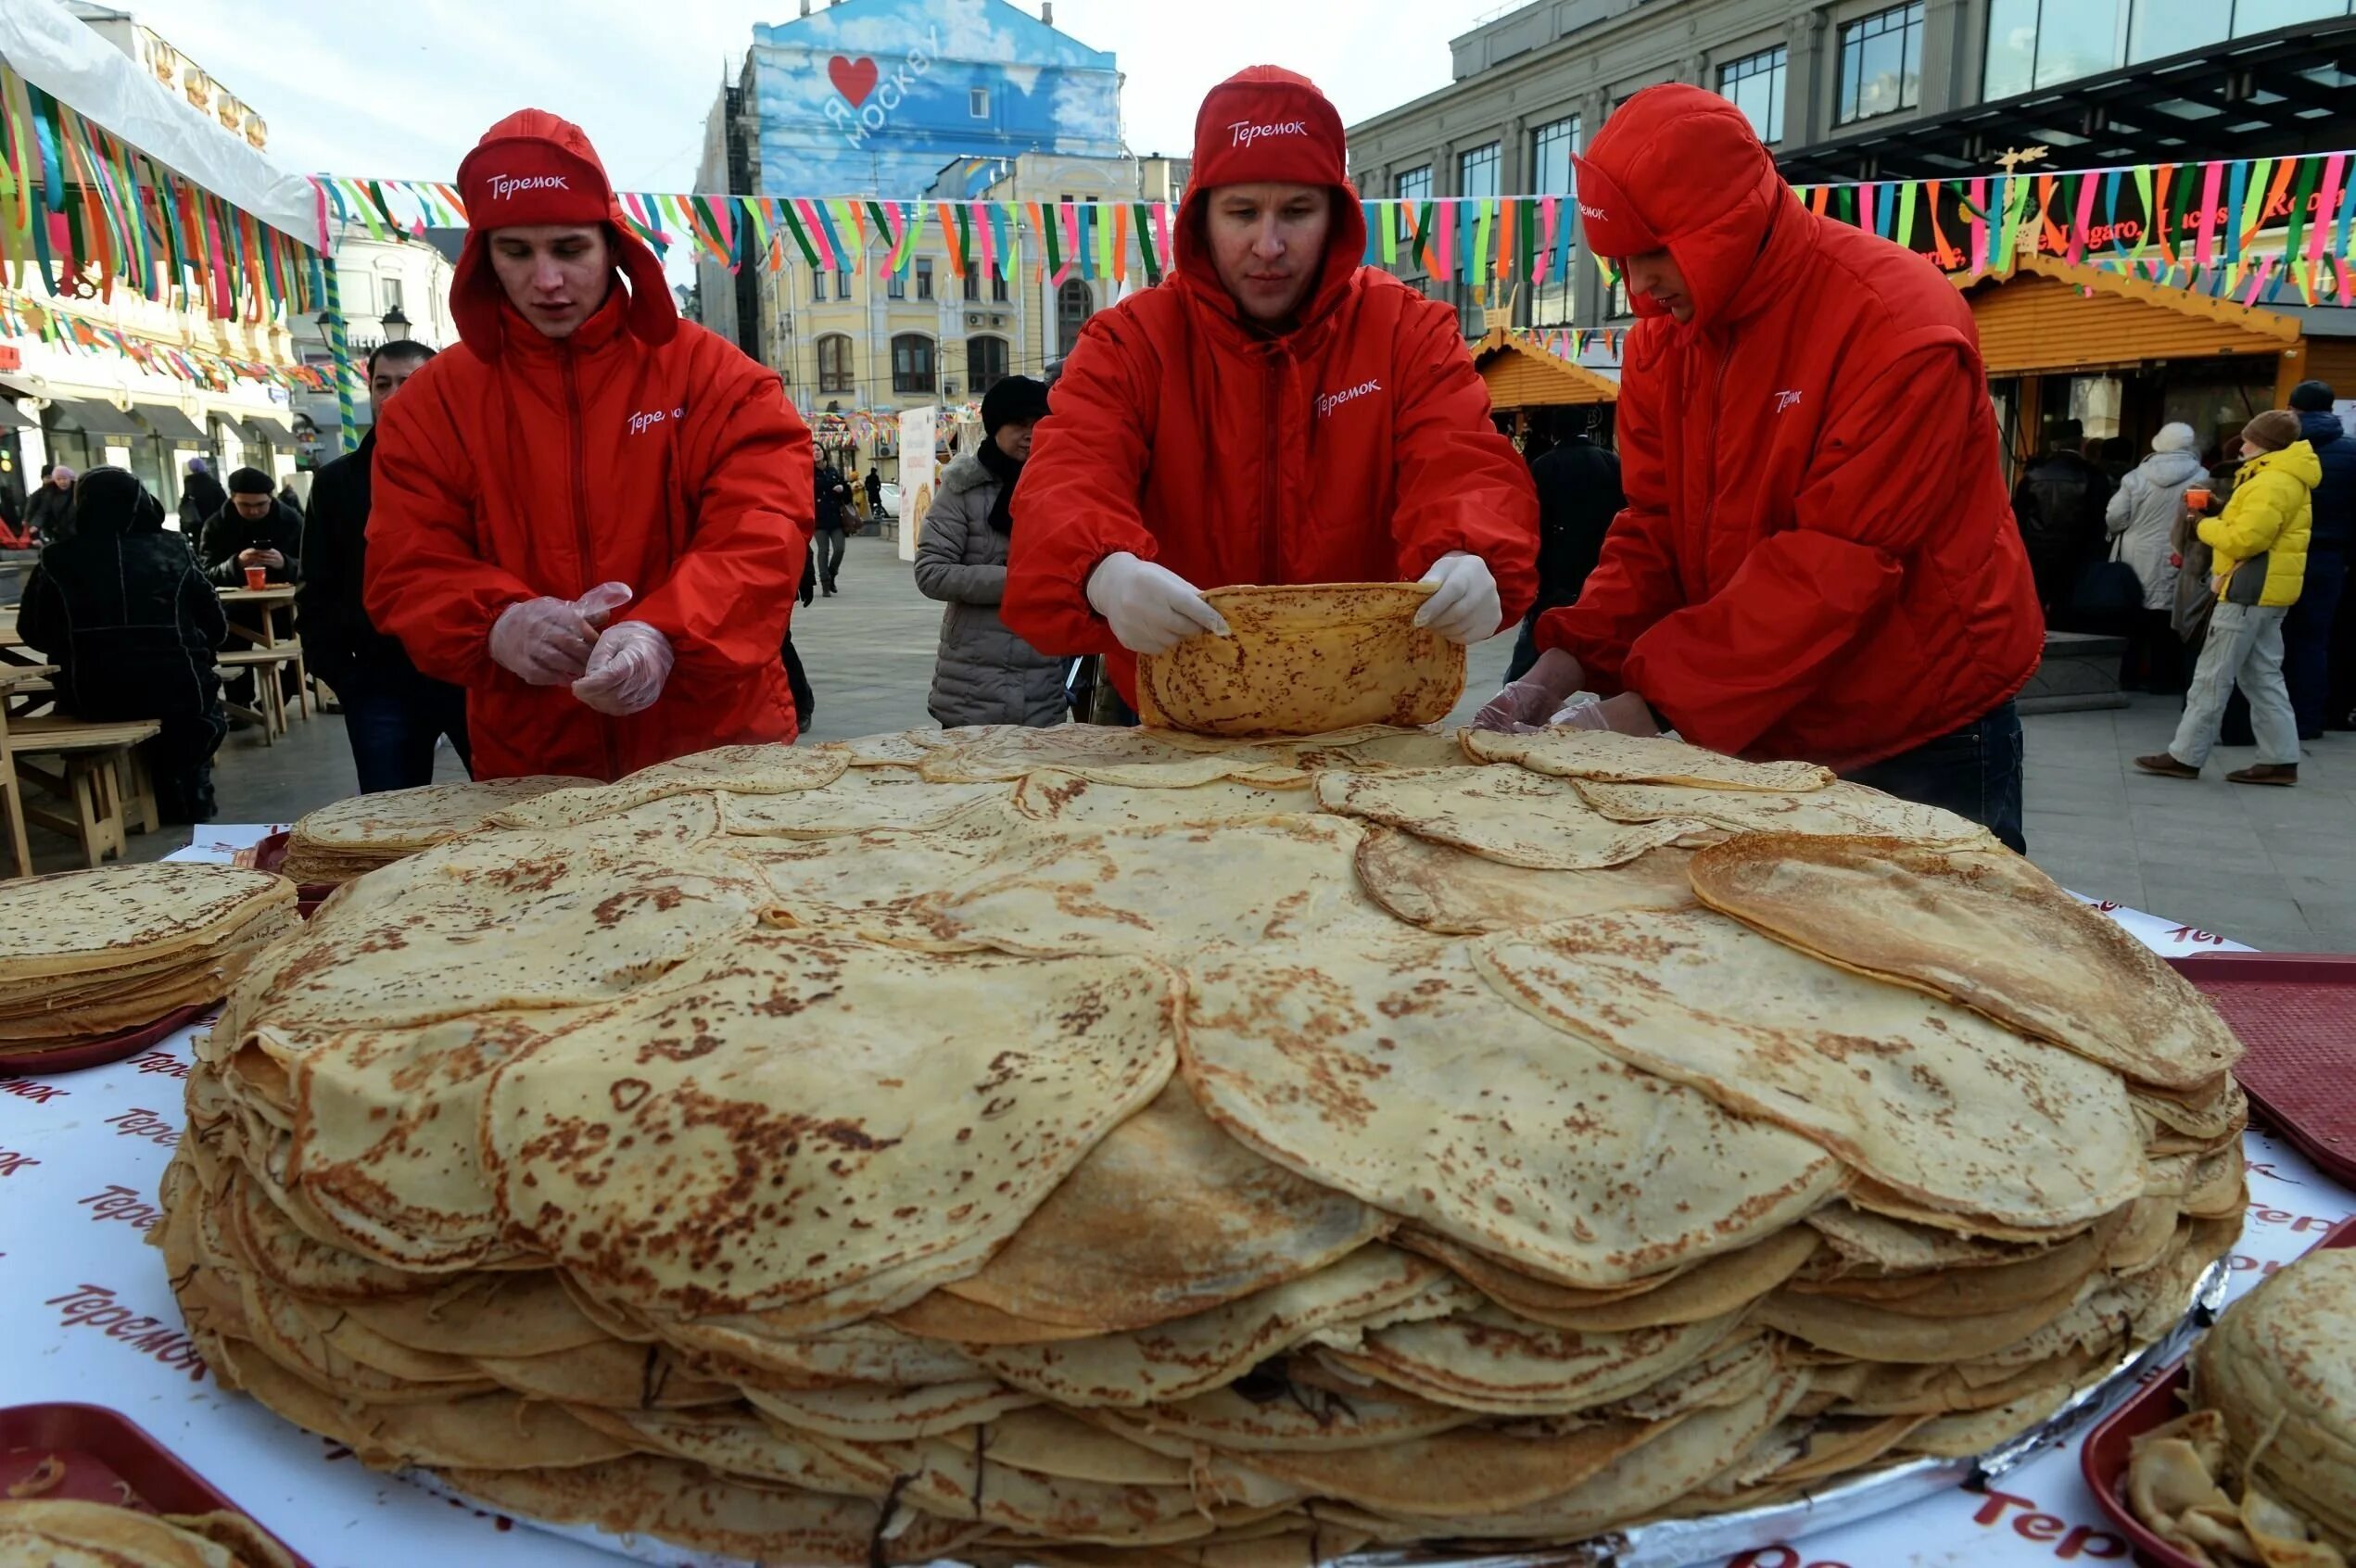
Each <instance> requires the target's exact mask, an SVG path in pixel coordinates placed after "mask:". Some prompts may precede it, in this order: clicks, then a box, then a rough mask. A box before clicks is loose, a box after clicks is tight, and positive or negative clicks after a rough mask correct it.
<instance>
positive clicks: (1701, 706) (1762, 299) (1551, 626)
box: [1478, 84, 2045, 848]
mask: <svg viewBox="0 0 2356 1568" xmlns="http://www.w3.org/2000/svg"><path fill="white" fill-rule="evenodd" d="M1578 182H1579V183H1578V202H1579V214H1580V219H1581V222H1582V224H1583V225H1584V228H1585V231H1586V234H1587V240H1588V244H1589V246H1590V247H1591V248H1592V249H1593V250H1594V252H1595V254H1597V255H1598V256H1602V257H1605V258H1609V259H1613V260H1615V261H1617V262H1619V263H1620V265H1621V267H1622V268H1623V269H1624V271H1625V272H1626V275H1627V280H1628V293H1629V297H1630V298H1631V299H1632V300H1633V302H1634V304H1635V308H1636V312H1637V314H1638V315H1639V316H1640V317H1641V318H1642V319H1641V320H1640V321H1639V322H1638V323H1637V325H1636V328H1635V330H1634V331H1632V332H1631V333H1630V334H1629V335H1628V350H1627V355H1626V361H1625V369H1624V371H1623V373H1622V377H1621V382H1620V401H1619V411H1618V443H1619V449H1620V461H1621V465H1622V477H1623V480H1624V482H1625V486H1626V488H1627V492H1628V506H1627V508H1626V510H1624V511H1623V512H1620V514H1619V516H1618V517H1617V519H1615V521H1614V523H1613V525H1612V528H1611V531H1610V533H1609V534H1608V535H1607V537H1605V540H1604V544H1603V554H1602V561H1601V563H1599V564H1598V565H1597V567H1596V569H1595V572H1594V574H1593V575H1591V576H1590V577H1589V578H1588V580H1587V585H1586V588H1585V589H1584V590H1583V591H1582V592H1581V594H1580V596H1579V599H1578V601H1577V603H1575V604H1571V605H1567V606H1565V607H1564V608H1563V609H1560V610H1555V611H1552V612H1551V613H1548V614H1547V615H1546V616H1545V617H1543V618H1542V619H1541V620H1540V621H1539V626H1538V645H1539V648H1540V650H1542V652H1541V654H1540V656H1539V662H1538V664H1537V665H1536V666H1535V667H1533V668H1532V669H1531V671H1530V673H1529V674H1528V675H1526V676H1525V677H1523V678H1522V679H1520V680H1518V681H1515V682H1514V683H1513V684H1511V685H1509V686H1507V687H1506V689H1504V690H1503V691H1502V692H1501V693H1500V694H1499V696H1498V697H1497V699H1496V700H1495V701H1493V702H1490V703H1489V705H1488V707H1487V708H1485V709H1483V710H1482V713H1481V717H1480V719H1479V721H1478V722H1479V723H1480V724H1481V726H1482V727H1485V728H1492V729H1511V728H1514V727H1529V726H1538V725H1544V724H1546V723H1548V722H1549V721H1550V720H1552V719H1553V718H1555V716H1556V715H1557V714H1558V713H1562V712H1563V709H1564V702H1566V700H1567V699H1569V698H1571V697H1572V696H1573V695H1574V694H1575V693H1578V692H1580V691H1583V690H1584V691H1590V692H1593V693H1597V694H1599V695H1601V696H1602V698H1603V699H1604V700H1603V701H1602V702H1600V703H1596V704H1590V705H1588V706H1585V707H1582V708H1574V709H1571V710H1570V711H1569V712H1568V713H1566V714H1563V716H1564V719H1565V720H1566V721H1568V722H1576V723H1583V724H1585V725H1587V726H1588V727H1609V728H1612V729H1617V730H1623V731H1626V732H1628V733H1633V734H1653V733H1657V732H1658V730H1659V729H1661V728H1667V727H1674V728H1676V729H1677V730H1678V732H1679V733H1680V734H1681V735H1682V736H1683V737H1684V738H1685V739H1686V740H1691V741H1694V742H1696V743H1697V744H1700V745H1704V746H1708V747H1712V748H1714V749H1716V750H1718V751H1722V752H1734V753H1737V754H1740V755H1742V756H1748V757H1754V758H1759V759H1770V758H1771V759H1791V760H1800V761H1807V762H1815V763H1820V764H1823V765H1827V766H1830V767H1831V768H1834V769H1836V770H1838V771H1839V772H1841V773H1842V774H1843V775H1844V776H1846V777H1848V778H1852V779H1855V780H1856V781H1857V782H1859V783H1862V784H1868V785H1871V786H1873V787H1874V788H1876V789H1880V790H1887V791H1888V792H1889V793H1891V794H1894V795H1899V796H1902V797H1904V798H1906V799H1908V800H1913V801H1919V802H1921V803H1925V804H1929V805H1936V806H1944V807H1945V808H1946V809H1948V810H1950V811H1954V812H1957V813H1959V814H1961V815H1962V816H1968V817H1970V818H1971V819H1972V820H1974V821H1977V822H1981V823H1984V824H1985V825H1986V826H1987V827H1988V828H1991V829H1992V830H1994V831H1995V833H1996V835H1997V836H1998V837H2000V838H2002V839H2004V840H2005V841H2007V842H2008V843H2010V844H2012V845H2013V846H2014V847H2015V848H2019V847H2020V842H2021V838H2020V716H2019V714H2018V713H2017V712H2016V711H2015V709H2014V706H2013V696H2014V694H2015V693H2016V692H2018V691H2019V690H2020V688H2021V686H2022V685H2023V684H2024V683H2025V682H2026V681H2027V680H2028V678H2029V676H2030V674H2031V673H2032V672H2033V670H2034V669H2035V668H2036V666H2037V661H2038V658H2039V657H2040V655H2041V653H2042V651H2043V647H2044V639H2045V623H2044V618H2043V616H2042V615H2041V614H2040V613H2039V612H2038V609H2037V598H2036V588H2035V586H2034V584H2033V579H2032V577H2031V575H2030V571H2029V563H2028V559H2027V557H2026V555H2025V554H2024V553H2023V551H2022V549H2021V545H2020V532H2019V530H2018V529H2017V528H2015V527H2014V525H2013V522H2012V515H2011V508H2010V503H2009V500H2008V497H2007V495H2006V493H2005V486H2004V479H2003V474H2002V470H2001V467H2000V464H1999V450H1998V444H1997V434H1996V426H1995V416H1994V411H1993V410H1992V409H1991V407H1990V404H1989V401H1988V389H1987V383H1986V379H1985V376H1984V374H1983V372H1982V365H1981V360H1980V347H1979V340H1978V336H1977V335H1976V334H1975V333H1974V331H1973V328H1972V324H1971V314H1970V310H1969V308H1968V307H1967V306H1966V305H1965V304H1964V302H1963V299H1962V297H1961V296H1959V295H1957V293H1956V290H1955V287H1954V285H1951V284H1950V283H1948V282H1947V281H1946V279H1945V278H1944V277H1942V276H1941V275H1940V273H1939V272H1938V270H1937V268H1935V267H1934V266H1933V265H1932V263H1931V262H1930V261H1928V260H1926V259H1922V258H1920V257H1918V256H1916V255H1914V254H1912V253H1911V252H1909V251H1907V250H1906V249H1904V248H1903V247H1899V246H1897V245H1894V244H1892V243H1891V242H1890V241H1887V240H1884V239H1881V238H1879V237H1877V236H1876V235H1874V234H1869V233H1867V232H1866V231H1864V230H1861V229H1858V228H1856V227H1853V226H1852V225H1849V224H1846V223H1841V222H1836V221H1830V220H1827V219H1824V218H1819V217H1818V216H1816V215H1815V214H1814V213H1811V212H1810V211H1809V210H1808V209H1806V208H1805V207H1803V206H1802V205H1801V204H1800V202H1799V201H1798V199H1797V198H1796V197H1794V196H1792V190H1791V187H1790V186H1788V185H1786V184H1785V183H1783V180H1782V178H1781V176H1780V175H1779V174H1778V173H1777V172H1776V171H1775V165H1774V161H1773V160H1772V159H1771V158H1769V157H1768V156H1767V149H1766V148H1765V147H1763V146H1761V145H1759V140H1758V137H1757V136H1756V135H1755V134H1754V133H1753V131H1752V129H1751V122H1750V120H1748V119H1746V118H1745V117H1744V115H1743V113H1742V110H1741V109H1739V108H1737V107H1735V106H1734V105H1732V104H1731V103H1729V102H1728V101H1727V100H1726V99H1724V98H1721V97H1719V96H1717V95H1715V94H1712V93H1707V92H1704V91H1703V90H1702V89H1700V88H1697V87H1688V86H1682V85H1675V84H1672V85H1666V86H1660V87H1650V88H1647V89H1645V90H1644V91H1642V92H1640V93H1639V94H1637V95H1635V96H1634V97H1632V98H1630V99H1629V100H1628V102H1627V103H1626V104H1624V105H1622V106H1621V107H1620V108H1619V109H1618V110H1617V111H1616V112H1615V113H1614V114H1613V116H1612V118H1611V120H1610V121H1609V122H1608V123H1606V124H1605V126H1604V127H1603V130H1602V134H1600V135H1599V136H1597V137H1596V139H1595V142H1594V145H1592V146H1591V147H1590V149H1589V152H1588V154H1587V156H1586V157H1585V158H1582V159H1580V160H1579V161H1578Z"/></svg>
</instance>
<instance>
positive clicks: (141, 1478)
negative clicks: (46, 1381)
mask: <svg viewBox="0 0 2356 1568" xmlns="http://www.w3.org/2000/svg"><path fill="white" fill-rule="evenodd" d="M53 1454H54V1455H56V1456H57V1458H58V1459H59V1460H61V1461H64V1463H65V1474H64V1476H63V1477H62V1478H60V1479H59V1481H58V1483H57V1485H56V1486H53V1487H51V1488H49V1489H48V1490H47V1491H45V1492H43V1493H41V1494H40V1495H41V1496H42V1497H43V1498H52V1499H61V1500H64V1501H69V1502H95V1503H111V1504H115V1505H118V1506H120V1507H123V1508H131V1509H136V1510H137V1511H140V1512H142V1513H212V1512H215V1511H224V1510H225V1511H228V1512H231V1513H244V1512H245V1510H244V1509H241V1508H239V1507H238V1506H237V1505H236V1504H235V1503H234V1502H231V1501H230V1500H229V1499H228V1498H225V1497H223V1496H222V1494H221V1492H220V1491H219V1490H218V1489H216V1488H215V1487H214V1486H212V1485H211V1484H210V1483H209V1482H208V1481H207V1480H205V1478H204V1477H203V1476H201V1475H198V1474H197V1473H196V1472H195V1471H193V1470H191V1469H189V1468H188V1467H187V1466H186V1465H184V1464H183V1463H181V1462H180V1461H179V1460H177V1459H175V1458H173V1457H172V1454H171V1450H170V1449H168V1448H165V1447H164V1446H163V1445H162V1444H160V1443H158V1442H157V1441H156V1440H155V1439H154V1438H153V1437H151V1436H149V1435H147V1434H146V1432H145V1431H143V1430H142V1429H141V1428H140V1427H139V1426H138V1425H137V1424H136V1423H133V1422H132V1421H131V1420H130V1419H129V1418H127V1417H124V1416H120V1415H117V1414H116V1413H115V1412H114V1411H112V1410H101V1409H99V1408H98V1407H97V1406H95V1405H19V1406H17V1407H15V1408H14V1409H13V1410H0V1497H5V1496H6V1493H7V1488H8V1487H10V1486H15V1485H16V1484H17V1483H18V1482H19V1481H22V1480H23V1479H24V1478H25V1477H27V1476H29V1475H31V1474H32V1473H34V1472H35V1471H37V1470H39V1469H40V1468H41V1463H42V1461H44V1460H45V1459H47V1458H49V1457H50V1456H51V1455H53ZM247 1517H248V1518H250V1517H251V1515H247ZM264 1533H265V1534H267V1532H264ZM271 1539H272V1540H278V1537H277V1536H271ZM278 1545H279V1547H280V1549H282V1550H285V1552H286V1555H287V1556H288V1557H291V1558H294V1560H295V1562H296V1563H297V1564H298V1568H310V1565H309V1563H308V1562H306V1561H305V1560H304V1559H303V1558H301V1557H298V1556H296V1554H295V1552H294V1551H293V1550H292V1549H289V1548H287V1547H286V1543H285V1541H283V1540H280V1541H278Z"/></svg>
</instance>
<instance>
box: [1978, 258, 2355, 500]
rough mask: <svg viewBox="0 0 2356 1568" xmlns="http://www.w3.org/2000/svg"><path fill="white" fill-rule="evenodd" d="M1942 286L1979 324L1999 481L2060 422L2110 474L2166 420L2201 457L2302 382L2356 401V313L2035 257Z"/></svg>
mask: <svg viewBox="0 0 2356 1568" xmlns="http://www.w3.org/2000/svg"><path fill="white" fill-rule="evenodd" d="M1954 282H1955V285H1956V286H1957V288H1959V289H1961V290H1962V291H1963V293H1964V295H1965V297H1967V298H1968V299H1970V302H1971V314H1972V319H1973V320H1974V321H1975V322H1977V323H1978V326H1979V329H1980V351H1981V354H1982V358H1983V359H1984V360H1986V363H1987V372H1988V390H1989V394H1990V396H1992V397H1993V398H1995V402H1996V411H1997V417H1998V421H1999V423H2000V424H2001V425H2002V427H2003V430H2004V436H2005V449H2006V460H2007V466H2008V478H2012V477H2018V475H2019V474H2020V470H2021V468H2022V466H2023V465H2024V464H2025V463H2026V462H2028V461H2029V460H2030V459H2031V458H2033V457H2034V456H2036V455H2037V454H2038V453H2039V452H2040V451H2041V450H2043V449H2044V448H2045V447H2046V444H2047V442H2046V432H2048V431H2049V430H2050V429H2051V428H2052V427H2053V425H2054V424H2057V423H2058V422H2059V421H2061V420H2065V419H2071V418H2075V419H2078V420H2079V421H2080V422H2081V423H2082V424H2084V428H2085V430H2086V433H2087V434H2088V435H2090V436H2103V437H2108V439H2107V440H2106V442H2105V445H2104V448H2103V449H2102V450H2101V453H2100V462H2101V463H2102V466H2103V467H2105V468H2107V469H2109V471H2111V472H2113V473H2120V472H2123V471H2124V470H2125V469H2127V468H2131V467H2133V466H2134V464H2135V463H2136V462H2139V461H2140V460H2141V459H2142V458H2143V456H2144V454H2145V453H2147V452H2148V451H2149V450H2150V449H2151V438H2152V436H2154V435H2156V434H2157V433H2158V432H2159V429H2160V426H2161V425H2162V424H2168V423H2170V422H2172V421H2181V422H2182V423H2184V424H2189V425H2191V426H2192V428H2193V431H2194V433H2195V434H2196V435H2197V436H2198V437H2199V440H2200V445H2201V452H2202V455H2203V458H2204V460H2206V459H2209V458H2211V457H2213V456H2215V455H2216V453H2217V452H2218V450H2219V449H2222V448H2223V445H2224V443H2225V442H2226V441H2227V440H2228V439H2230V438H2231V437H2232V436H2233V435H2234V434H2235V433H2236V432H2238V431H2239V430H2240V428H2241V426H2242V425H2243V424H2245V423H2246V422H2247V421H2248V419H2249V418H2250V416H2251V415H2253V414H2256V413H2258V412H2260V411H2263V410H2266V409H2273V408H2282V407H2285V406H2286V404H2287V402H2288V399H2289V397H2290V389H2291V388H2292V387H2293V386H2297V385H2298V384H2299V383H2300V382H2301V381H2304V380H2307V379H2308V378H2310V377H2314V378H2317V379H2320V380H2324V381H2327V382H2330V383H2331V384H2332V386H2333V387H2334V388H2335V390H2337V392H2338V393H2339V394H2340V395H2341V396H2342V397H2344V398H2356V310H2346V309H2343V308H2339V307H2334V306H2305V305H2301V304H2299V303H2298V302H2297V301H2296V300H2294V301H2293V302H2292V303H2291V304H2289V305H2287V306H2284V305H2280V304H2276V305H2258V306H2246V305H2242V304H2239V303H2237V302H2236V301H2234V300H2232V299H2226V298H2211V297H2210V296H2209V295H2208V294H2206V293H2204V292H2200V291H2197V290H2194V289H2188V288H2185V287H2181V286H2172V285H2167V284H2160V283H2152V282H2149V281H2147V280H2145V279H2141V278H2134V277H2129V276H2127V275H2125V274H2124V273H2120V272H2105V271H2103V270H2101V269H2099V268H2095V267H2086V266H2071V264H2069V263H2068V262H2066V261H2062V260H2059V259H2054V258H2050V257H2044V256H2034V255H2023V256H2021V257H2020V258H2018V259H2016V260H2015V261H2014V262H2013V263H2012V265H2011V266H2010V267H2009V268H2008V269H2004V270H2002V271H1999V270H1996V269H1993V268H1992V269H1990V270H1988V271H1985V272H1977V273H1957V274H1955V277H1954Z"/></svg>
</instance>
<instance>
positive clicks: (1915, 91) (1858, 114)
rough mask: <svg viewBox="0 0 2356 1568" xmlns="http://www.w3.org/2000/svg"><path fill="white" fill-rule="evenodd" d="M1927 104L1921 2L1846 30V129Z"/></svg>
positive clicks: (1842, 105)
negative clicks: (1924, 101) (1858, 122)
mask: <svg viewBox="0 0 2356 1568" xmlns="http://www.w3.org/2000/svg"><path fill="white" fill-rule="evenodd" d="M1921 101H1922V0H1915V3H1914V4H1913V5H1911V6H1892V7H1890V9H1888V10H1886V11H1877V12H1875V13H1874V14H1873V15H1872V16H1869V17H1865V18H1862V19H1859V20H1856V21H1853V22H1851V23H1850V24H1849V25H1848V26H1846V27H1844V28H1843V29H1842V30H1841V99H1840V102H1839V104H1838V105H1837V106H1835V108H1834V112H1833V119H1834V120H1836V121H1837V122H1839V123H1841V124H1843V125H1845V124H1847V123H1848V122H1849V121H1851V120H1871V119H1872V118H1873V117H1874V116H1876V115H1879V114H1895V113H1897V112H1898V110H1900V109H1910V108H1913V107H1916V106H1917V105H1919V104H1920V103H1921Z"/></svg>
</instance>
